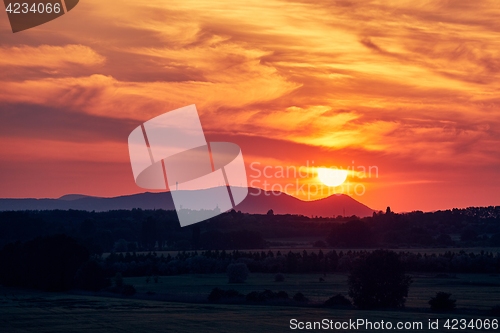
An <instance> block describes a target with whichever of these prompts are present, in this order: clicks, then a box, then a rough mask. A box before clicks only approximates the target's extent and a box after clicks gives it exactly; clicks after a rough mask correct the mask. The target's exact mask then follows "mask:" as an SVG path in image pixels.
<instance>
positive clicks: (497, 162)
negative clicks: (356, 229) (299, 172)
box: [0, 0, 500, 212]
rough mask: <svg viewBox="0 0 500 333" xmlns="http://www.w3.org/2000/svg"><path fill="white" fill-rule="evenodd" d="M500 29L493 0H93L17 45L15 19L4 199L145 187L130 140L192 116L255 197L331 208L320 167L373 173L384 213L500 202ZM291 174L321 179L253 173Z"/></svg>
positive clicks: (2, 96)
mask: <svg viewBox="0 0 500 333" xmlns="http://www.w3.org/2000/svg"><path fill="white" fill-rule="evenodd" d="M320 3H321V2H320ZM498 17H500V2H498V1H496V0H490V1H486V0H485V1H480V2H477V1H474V2H471V1H448V0H442V1H406V0H392V1H390V0H388V1H348V0H338V1H328V2H326V1H325V2H324V4H311V3H310V2H308V1H302V2H301V1H276V0H266V1H245V2H238V1H213V0H210V1H200V0H196V1H190V0H181V1H177V0H174V1H160V0H150V1H148V2H140V1H130V0H120V1H102V0H82V1H80V3H79V4H78V6H77V7H75V9H73V10H72V11H71V12H70V13H68V14H66V15H64V16H62V17H61V18H59V19H56V20H54V21H52V22H49V23H47V24H45V25H41V26H39V27H36V28H33V29H30V30H26V31H23V32H19V33H16V34H13V33H12V31H11V29H10V26H9V22H8V19H7V15H6V13H5V12H3V13H1V14H0V80H1V82H0V136H1V139H0V140H1V145H0V154H1V158H0V197H3V198H7V197H8V198H22V197H35V198H42V197H43V198H45V197H49V198H55V197H60V196H62V195H64V194H68V193H81V194H87V195H96V196H118V195H125V194H132V193H139V192H144V191H145V190H143V189H141V188H139V187H137V185H136V184H135V182H134V179H133V176H132V170H131V166H130V160H129V155H128V148H127V138H128V135H129V133H130V132H131V131H132V130H133V129H134V128H136V127H137V126H139V125H140V124H141V123H143V122H145V121H147V120H148V119H151V118H153V117H155V116H157V115H160V114H162V113H164V112H166V111H169V110H173V109H176V108H179V107H182V106H186V105H190V104H196V106H197V108H198V112H199V114H200V117H201V122H202V125H203V128H204V130H205V134H206V138H207V140H209V141H229V142H234V143H236V144H238V145H239V146H240V147H241V149H242V152H243V156H244V159H245V163H246V166H247V174H248V179H249V182H252V181H254V183H253V185H259V184H260V185H262V184H263V181H264V180H267V182H268V184H270V186H269V187H268V189H271V186H272V185H273V184H278V185H279V186H282V187H283V186H285V185H286V184H294V186H290V187H289V188H288V189H289V190H288V191H287V192H288V193H289V194H292V195H296V196H298V197H300V198H302V199H318V198H321V197H323V196H326V195H327V193H326V192H328V189H325V187H324V186H323V187H319V188H318V187H314V186H316V185H317V184H318V180H317V178H316V177H315V175H314V166H326V167H333V166H335V167H338V168H344V169H345V168H347V167H349V168H351V169H352V168H353V167H354V168H355V171H359V170H361V169H362V168H363V167H364V168H366V170H368V168H369V167H370V166H371V167H376V170H377V171H378V173H377V174H375V173H372V175H371V177H366V178H362V177H360V176H362V175H361V174H360V173H355V172H350V174H349V177H348V180H347V181H348V182H349V183H350V184H351V185H352V187H354V186H356V185H358V193H359V192H360V189H361V188H363V190H364V191H363V193H362V195H357V194H356V193H352V196H353V198H354V199H356V200H358V201H360V202H362V203H364V204H366V205H368V206H369V207H371V208H373V209H385V207H387V206H391V208H392V209H393V210H394V211H398V212H401V211H412V210H423V211H429V210H436V209H447V208H453V207H467V206H488V205H500V192H499V189H500V20H498ZM313 161H314V162H313ZM252 163H253V164H252ZM251 165H253V167H251ZM280 166H281V167H284V168H286V167H291V168H299V167H300V166H305V167H304V168H303V170H306V171H307V172H309V175H310V177H305V178H301V179H299V180H296V179H295V177H293V175H288V177H286V175H285V177H280V176H279V175H278V177H275V176H273V177H272V178H271V179H264V178H263V176H260V177H259V176H258V172H257V171H255V169H258V170H260V171H262V170H263V168H264V167H269V168H268V169H267V170H268V173H274V172H275V171H276V170H279V167H280ZM270 168H272V169H270ZM269 170H271V171H269ZM372 170H375V169H373V168H372ZM367 176H368V175H367ZM251 184H252V183H251ZM296 184H299V185H300V184H306V187H305V188H306V189H307V188H309V189H310V192H312V193H306V192H301V191H298V190H297V188H296V186H295V185H296ZM311 186H313V187H311ZM275 188H278V187H275ZM303 189H304V187H303ZM313 190H314V191H313ZM322 191H323V193H321V192H322ZM351 191H352V190H351Z"/></svg>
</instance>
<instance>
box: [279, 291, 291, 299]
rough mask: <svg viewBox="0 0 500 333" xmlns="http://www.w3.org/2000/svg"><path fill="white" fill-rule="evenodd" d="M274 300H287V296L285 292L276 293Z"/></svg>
mask: <svg viewBox="0 0 500 333" xmlns="http://www.w3.org/2000/svg"><path fill="white" fill-rule="evenodd" d="M276 298H279V299H288V298H289V297H288V294H287V293H286V292H285V291H278V292H277V293H276Z"/></svg>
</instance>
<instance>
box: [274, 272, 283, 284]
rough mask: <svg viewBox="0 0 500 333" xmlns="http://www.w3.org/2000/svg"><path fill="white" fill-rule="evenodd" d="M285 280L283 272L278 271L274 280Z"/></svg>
mask: <svg viewBox="0 0 500 333" xmlns="http://www.w3.org/2000/svg"><path fill="white" fill-rule="evenodd" d="M283 281H285V276H284V275H283V274H281V273H278V274H276V275H275V276H274V282H283Z"/></svg>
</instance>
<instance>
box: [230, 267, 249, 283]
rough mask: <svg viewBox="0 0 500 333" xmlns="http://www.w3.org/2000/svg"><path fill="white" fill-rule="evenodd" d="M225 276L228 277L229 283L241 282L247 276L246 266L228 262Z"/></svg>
mask: <svg viewBox="0 0 500 333" xmlns="http://www.w3.org/2000/svg"><path fill="white" fill-rule="evenodd" d="M226 273H227V277H228V279H229V283H243V282H245V281H246V279H247V278H248V274H249V273H250V272H249V271H248V267H247V265H246V264H243V263H239V264H230V265H229V266H227V270H226Z"/></svg>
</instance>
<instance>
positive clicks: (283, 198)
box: [0, 188, 373, 217]
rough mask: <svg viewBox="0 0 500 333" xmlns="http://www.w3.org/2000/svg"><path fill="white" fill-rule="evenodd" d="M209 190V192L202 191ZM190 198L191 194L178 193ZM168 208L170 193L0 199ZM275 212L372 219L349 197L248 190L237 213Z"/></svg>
mask: <svg viewBox="0 0 500 333" xmlns="http://www.w3.org/2000/svg"><path fill="white" fill-rule="evenodd" d="M201 191H208V192H209V191H210V189H206V190H201ZM179 192H181V193H180V194H181V195H186V196H189V195H190V192H191V191H179ZM133 208H141V209H165V210H173V209H174V203H173V201H172V196H171V194H170V192H162V193H151V192H146V193H139V194H133V195H125V196H118V197H112V198H102V197H91V196H85V195H80V194H78V195H74V194H69V195H65V196H62V197H61V198H59V199H0V211H19V210H54V209H61V210H68V209H75V210H86V211H96V212H103V211H109V210H118V209H133ZM270 209H272V210H273V211H274V213H275V214H297V215H305V216H324V217H332V216H333V217H334V216H338V215H346V216H351V215H356V216H359V217H364V216H371V215H372V214H373V210H372V209H370V208H369V207H367V206H365V205H363V204H362V203H360V202H358V201H356V200H354V199H353V198H351V197H349V196H348V195H332V196H330V197H327V198H324V199H320V200H315V201H303V200H300V199H297V198H295V197H293V196H291V195H288V194H285V193H279V192H274V193H273V192H267V191H263V190H259V189H255V188H249V194H248V196H247V198H246V199H245V200H243V202H241V203H240V204H239V205H238V206H236V210H238V211H242V212H244V213H251V214H265V213H267V211H268V210H270Z"/></svg>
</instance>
